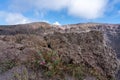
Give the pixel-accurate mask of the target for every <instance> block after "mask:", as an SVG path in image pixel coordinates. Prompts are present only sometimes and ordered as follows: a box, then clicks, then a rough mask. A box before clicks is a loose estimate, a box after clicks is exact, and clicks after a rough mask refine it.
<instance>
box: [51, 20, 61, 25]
mask: <svg viewBox="0 0 120 80" xmlns="http://www.w3.org/2000/svg"><path fill="white" fill-rule="evenodd" d="M53 25H61V24H60V23H59V22H58V21H56V22H54V23H53Z"/></svg>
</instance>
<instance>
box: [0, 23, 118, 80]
mask: <svg viewBox="0 0 120 80" xmlns="http://www.w3.org/2000/svg"><path fill="white" fill-rule="evenodd" d="M119 29H120V25H119V24H116V25H113V24H99V23H86V24H72V25H63V26H56V25H51V24H48V23H44V22H40V23H39V22H37V23H30V24H23V25H9V26H7V25H6V26H0V44H1V45H0V80H119V79H120V78H119V77H120V74H119V70H120V69H119V65H120V64H119V59H120V50H119V48H120V42H119V40H120V37H119V35H120V34H119V31H120V30H119Z"/></svg>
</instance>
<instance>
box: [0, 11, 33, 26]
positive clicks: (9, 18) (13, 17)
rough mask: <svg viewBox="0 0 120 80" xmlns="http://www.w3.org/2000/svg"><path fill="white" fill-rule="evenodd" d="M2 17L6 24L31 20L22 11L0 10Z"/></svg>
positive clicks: (0, 17) (0, 16)
mask: <svg viewBox="0 0 120 80" xmlns="http://www.w3.org/2000/svg"><path fill="white" fill-rule="evenodd" d="M0 19H1V20H2V21H4V22H5V23H6V24H24V23H29V22H31V20H30V19H28V18H27V17H25V16H23V15H22V14H20V13H10V12H5V11H0Z"/></svg>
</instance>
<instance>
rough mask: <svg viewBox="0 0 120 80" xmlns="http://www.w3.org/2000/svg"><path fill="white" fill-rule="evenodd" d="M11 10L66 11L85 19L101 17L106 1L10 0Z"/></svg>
mask: <svg viewBox="0 0 120 80" xmlns="http://www.w3.org/2000/svg"><path fill="white" fill-rule="evenodd" d="M12 1H13V2H12V4H11V6H12V9H13V10H14V9H18V10H22V9H23V10H24V9H26V10H30V9H38V10H54V11H60V10H62V9H67V10H66V12H67V13H68V14H70V15H72V16H76V17H79V18H85V19H96V18H99V17H101V16H102V15H103V14H104V12H105V9H106V5H107V2H108V0H24V1H23V0H12Z"/></svg>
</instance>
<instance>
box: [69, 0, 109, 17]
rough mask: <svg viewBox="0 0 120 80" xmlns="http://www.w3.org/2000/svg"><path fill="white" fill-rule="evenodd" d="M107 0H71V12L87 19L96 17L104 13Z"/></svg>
mask: <svg viewBox="0 0 120 80" xmlns="http://www.w3.org/2000/svg"><path fill="white" fill-rule="evenodd" d="M106 4H107V0H71V2H70V5H69V7H68V11H69V14H71V15H74V16H76V17H80V18H85V19H96V18H99V17H101V16H102V15H103V14H104V11H105V8H106Z"/></svg>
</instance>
